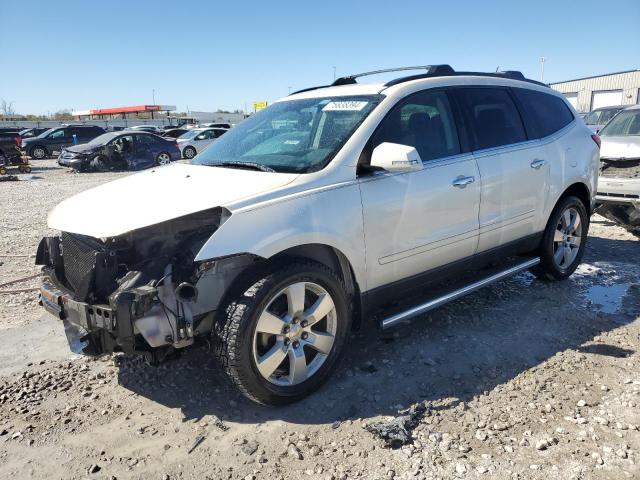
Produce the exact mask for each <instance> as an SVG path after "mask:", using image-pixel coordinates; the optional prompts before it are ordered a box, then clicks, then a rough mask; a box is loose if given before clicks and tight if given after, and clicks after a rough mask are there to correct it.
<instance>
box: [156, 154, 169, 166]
mask: <svg viewBox="0 0 640 480" xmlns="http://www.w3.org/2000/svg"><path fill="white" fill-rule="evenodd" d="M169 163H171V157H170V156H169V154H168V153H161V154H160V155H158V165H168V164H169Z"/></svg>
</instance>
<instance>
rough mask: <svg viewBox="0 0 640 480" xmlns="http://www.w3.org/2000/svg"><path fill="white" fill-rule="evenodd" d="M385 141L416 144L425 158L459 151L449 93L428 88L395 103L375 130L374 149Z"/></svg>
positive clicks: (445, 155) (439, 156) (431, 158)
mask: <svg viewBox="0 0 640 480" xmlns="http://www.w3.org/2000/svg"><path fill="white" fill-rule="evenodd" d="M384 142H390V143H400V144H402V145H409V146H411V147H414V148H415V149H416V150H417V151H418V153H419V154H420V158H421V159H422V161H427V160H433V159H436V158H443V157H448V156H451V155H456V154H458V153H460V142H459V141H458V133H457V131H456V126H455V123H454V120H453V114H452V112H451V107H450V105H449V99H448V98H447V95H446V93H444V92H438V91H436V92H434V91H428V90H426V91H423V92H418V93H415V94H413V95H411V96H409V97H408V98H406V99H405V100H403V101H402V102H401V103H399V104H398V105H396V106H395V107H394V108H393V109H392V110H391V112H389V114H387V116H386V117H385V118H384V120H383V121H382V123H381V124H380V126H379V127H378V130H376V133H374V135H373V138H372V148H375V147H377V146H378V145H380V144H381V143H384Z"/></svg>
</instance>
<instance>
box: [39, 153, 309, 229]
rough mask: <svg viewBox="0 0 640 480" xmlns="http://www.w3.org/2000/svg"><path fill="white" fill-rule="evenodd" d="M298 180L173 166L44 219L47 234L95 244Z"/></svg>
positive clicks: (102, 190) (91, 193) (73, 202)
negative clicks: (51, 232)
mask: <svg viewBox="0 0 640 480" xmlns="http://www.w3.org/2000/svg"><path fill="white" fill-rule="evenodd" d="M297 176H298V175H297V174H285V173H270V172H258V171H252V170H241V169H235V168H222V167H206V166H202V165H189V164H174V165H169V166H166V167H160V168H154V169H153V170H147V171H146V172H143V173H139V174H136V175H131V176H129V177H125V178H122V179H120V180H116V181H114V182H110V183H107V184H104V185H101V186H99V187H96V188H92V189H91V190H87V191H86V192H82V193H80V194H78V195H75V196H73V197H71V198H68V199H67V200H64V201H63V202H61V203H60V204H59V205H58V206H57V207H55V208H54V209H53V211H52V212H51V213H50V214H49V219H48V224H49V227H50V228H53V229H56V230H61V231H65V232H71V233H78V234H81V235H88V236H91V237H95V238H106V237H115V236H118V235H122V234H123V233H127V232H130V231H132V230H137V229H139V228H143V227H148V226H150V225H155V224H157V223H161V222H165V221H167V220H171V219H174V218H179V217H182V216H184V215H189V214H190V213H195V212H200V211H202V210H207V209H210V208H215V207H226V206H228V205H229V204H231V203H232V202H235V201H238V200H243V199H246V198H248V197H251V196H254V195H258V194H260V193H264V192H267V191H269V190H273V189H275V188H278V187H282V186H284V185H287V184H288V183H291V182H292V181H293V180H294V179H295V178H296V177H297Z"/></svg>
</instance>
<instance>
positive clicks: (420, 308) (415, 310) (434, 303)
mask: <svg viewBox="0 0 640 480" xmlns="http://www.w3.org/2000/svg"><path fill="white" fill-rule="evenodd" d="M539 263H540V258H532V259H530V260H527V261H526V262H523V263H519V264H518V265H514V266H513V267H511V268H508V269H507V270H503V271H502V272H498V273H495V274H493V275H491V276H490V277H487V278H485V279H482V280H479V281H477V282H474V283H470V284H469V285H466V286H464V287H462V288H459V289H458V290H453V291H452V292H449V293H447V294H446V295H442V296H440V297H437V298H434V299H432V300H429V301H428V302H425V303H422V304H420V305H416V306H415V307H412V308H410V309H408V310H405V311H404V312H400V313H397V314H395V315H392V316H390V317H387V318H385V319H383V320H382V323H381V326H382V328H383V329H385V328H389V327H392V326H394V325H396V324H398V323H401V322H404V321H406V320H409V319H411V318H413V317H417V316H418V315H421V314H423V313H425V312H428V311H430V310H433V309H435V308H438V307H440V306H442V305H444V304H445V303H449V302H452V301H453V300H457V299H458V298H460V297H463V296H465V295H467V294H469V293H472V292H475V291H476V290H478V289H480V288H482V287H486V286H487V285H490V284H492V283H494V282H497V281H498V280H502V279H503V278H506V277H510V276H511V275H515V274H516V273H518V272H521V271H523V270H527V269H529V268H531V267H535V266H536V265H538V264H539Z"/></svg>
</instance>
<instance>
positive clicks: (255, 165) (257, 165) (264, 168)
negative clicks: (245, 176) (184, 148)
mask: <svg viewBox="0 0 640 480" xmlns="http://www.w3.org/2000/svg"><path fill="white" fill-rule="evenodd" d="M211 166H212V167H233V168H253V169H254V170H260V171H261V172H275V170H274V169H273V168H271V167H267V166H266V165H262V164H260V163H253V162H220V163H212V164H211Z"/></svg>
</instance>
